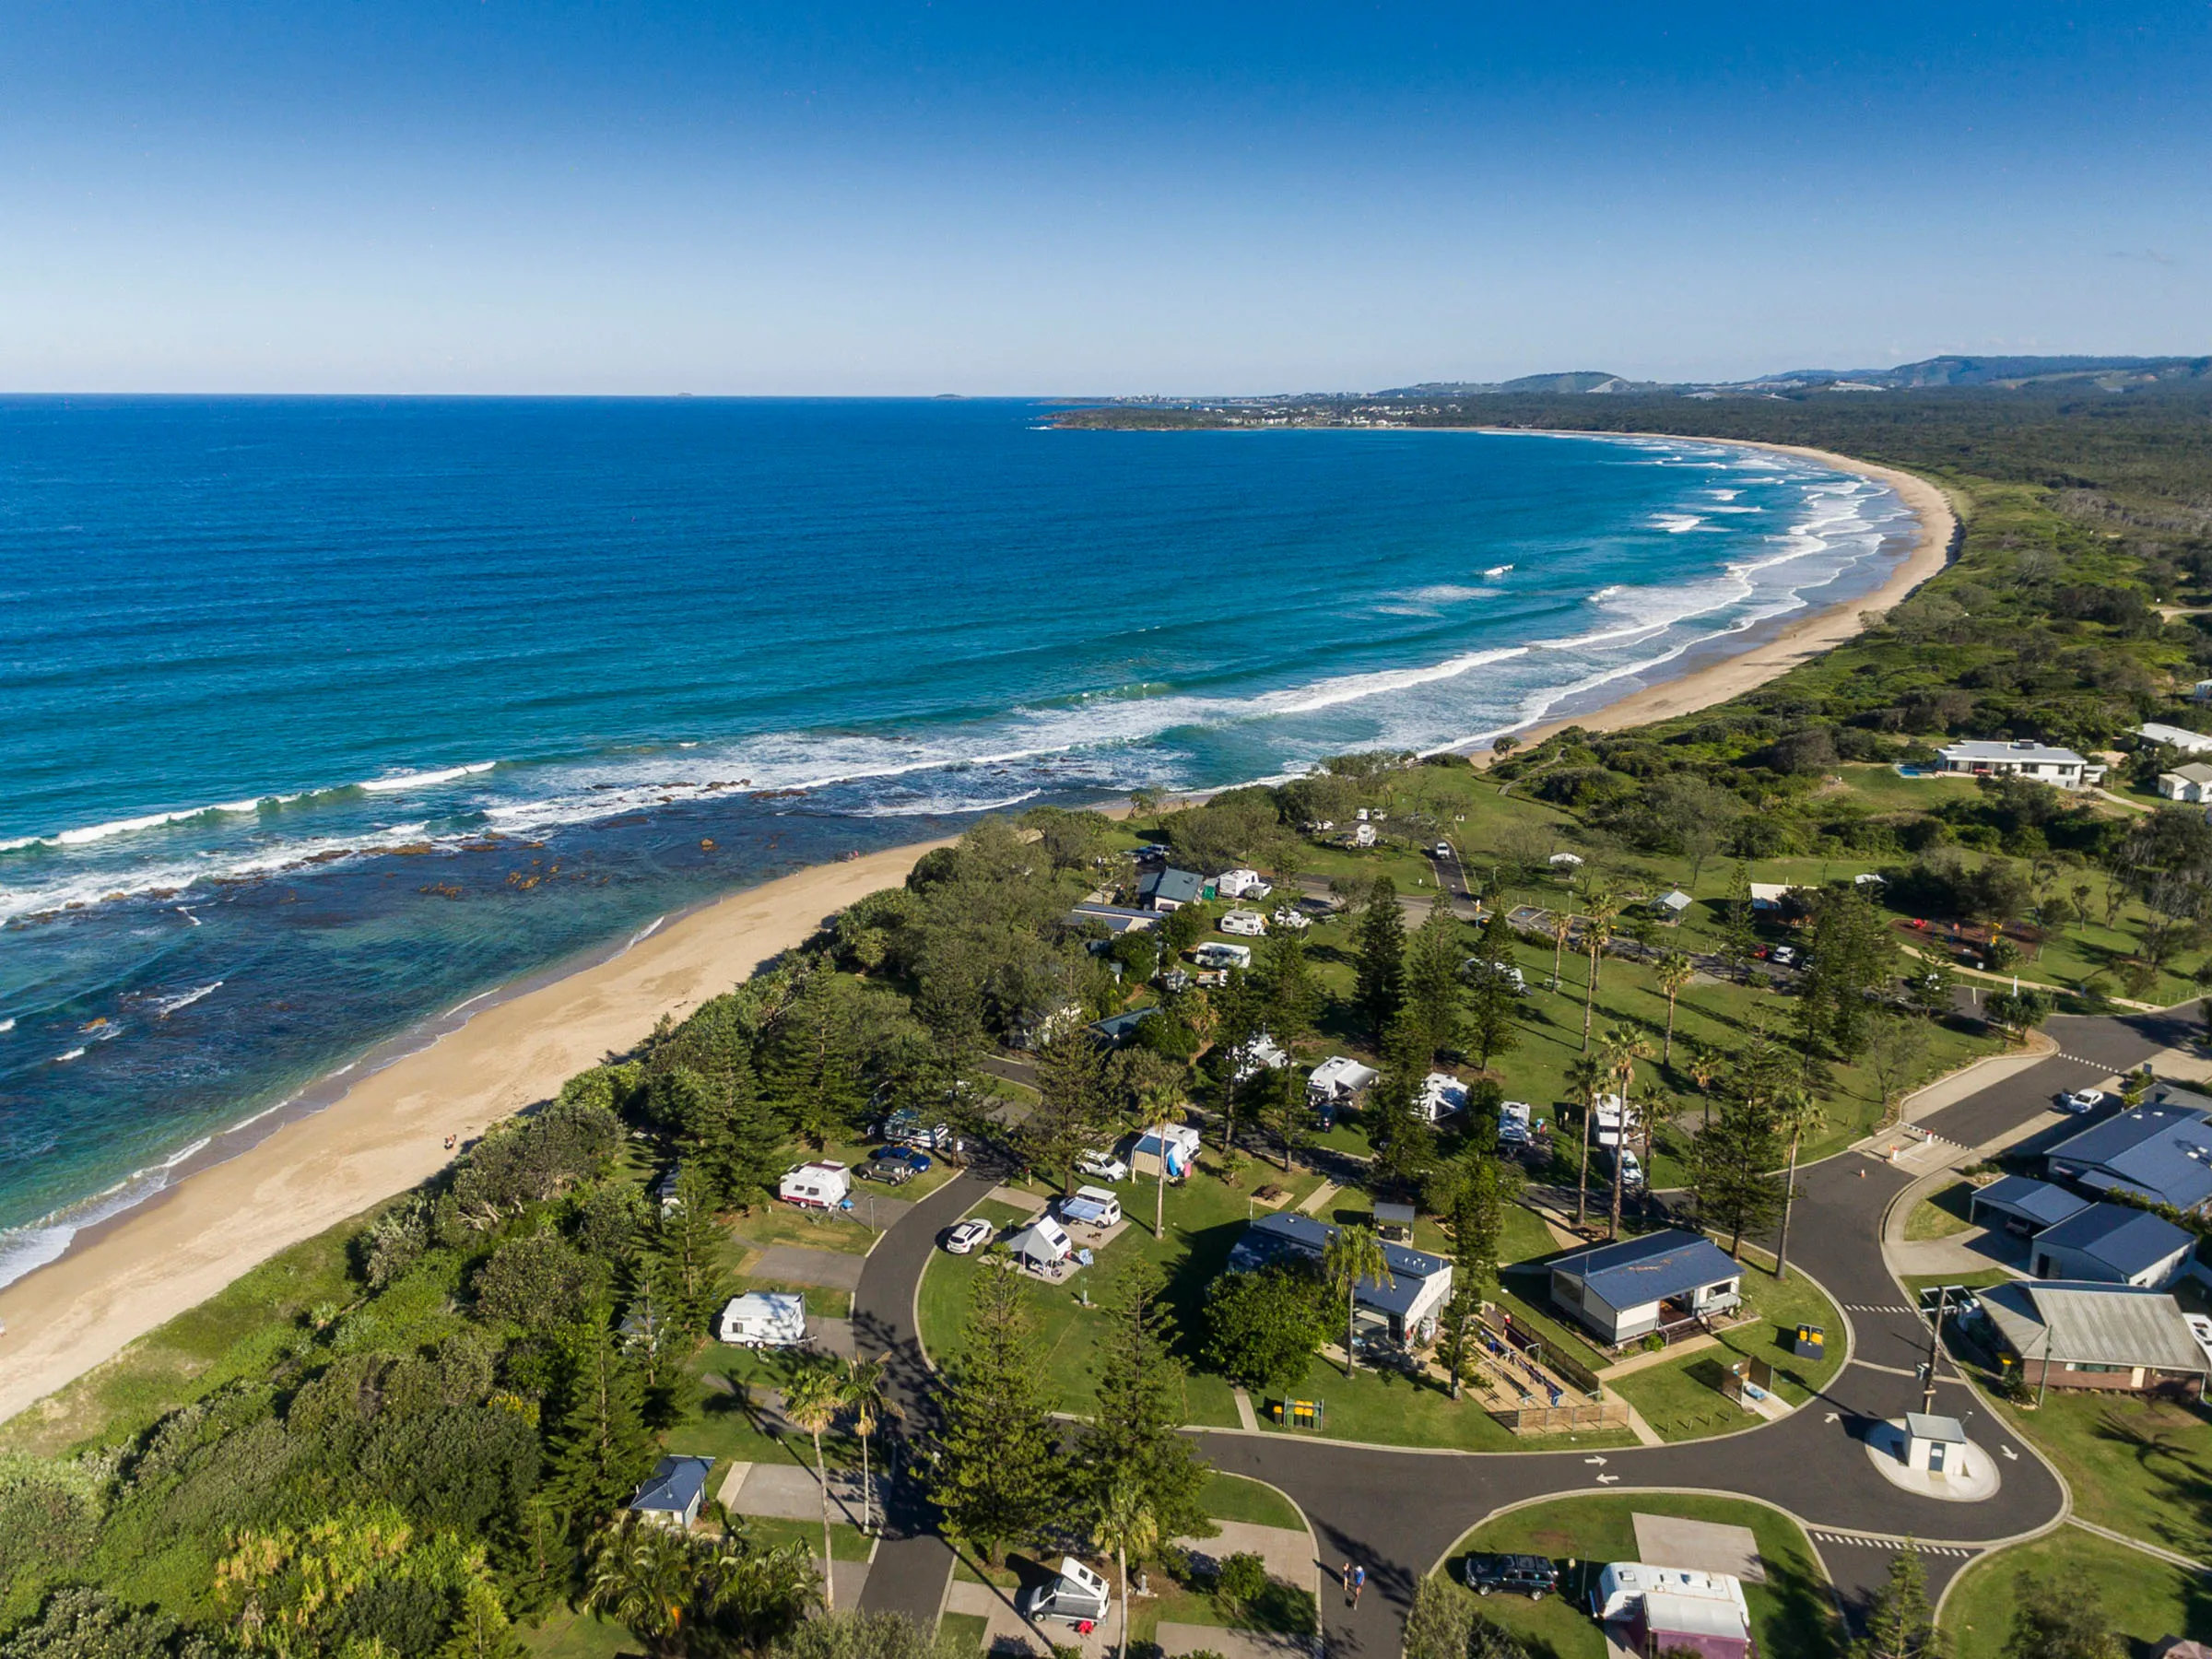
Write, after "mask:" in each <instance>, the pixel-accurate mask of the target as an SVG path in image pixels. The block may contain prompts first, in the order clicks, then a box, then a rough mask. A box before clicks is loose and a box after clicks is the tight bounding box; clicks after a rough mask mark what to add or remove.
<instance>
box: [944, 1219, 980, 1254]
mask: <svg viewBox="0 0 2212 1659" xmlns="http://www.w3.org/2000/svg"><path fill="white" fill-rule="evenodd" d="M990 1241H991V1223H990V1222H988V1221H985V1220H983V1219H982V1218H981V1217H979V1216H971V1217H969V1218H968V1219H967V1220H965V1221H955V1222H954V1223H953V1224H952V1225H951V1226H950V1227H948V1228H947V1229H946V1230H945V1233H944V1237H943V1238H942V1240H941V1241H940V1242H942V1243H943V1245H944V1246H945V1251H946V1253H947V1254H948V1255H967V1254H969V1253H971V1252H972V1251H974V1250H976V1249H978V1248H979V1247H981V1246H982V1245H984V1244H987V1243H989V1242H990Z"/></svg>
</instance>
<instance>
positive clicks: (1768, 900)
mask: <svg viewBox="0 0 2212 1659" xmlns="http://www.w3.org/2000/svg"><path fill="white" fill-rule="evenodd" d="M1794 891H1796V889H1795V888H1794V887H1792V886H1791V885H1790V884H1789V883H1788V882H1786V881H1755V882H1753V883H1752V884H1751V908H1752V909H1753V910H1755V911H1778V910H1780V909H1781V908H1782V904H1783V900H1785V899H1787V898H1788V897H1789V896H1790V895H1791V894H1792V893H1793V892H1794Z"/></svg>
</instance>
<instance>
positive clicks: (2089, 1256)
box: [2032, 1204, 2196, 1290]
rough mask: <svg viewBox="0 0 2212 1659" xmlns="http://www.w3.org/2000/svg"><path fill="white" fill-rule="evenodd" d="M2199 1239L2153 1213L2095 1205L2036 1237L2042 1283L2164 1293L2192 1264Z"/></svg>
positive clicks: (2037, 1270) (2037, 1272)
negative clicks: (2066, 1282) (2069, 1282)
mask: <svg viewBox="0 0 2212 1659" xmlns="http://www.w3.org/2000/svg"><path fill="white" fill-rule="evenodd" d="M2195 1249H2196V1240H2195V1238H2194V1236H2193V1235H2192V1234H2190V1233H2187V1232H2184V1231H2183V1230H2181V1229H2180V1228H2178V1227H2176V1226H2175V1225H2174V1224H2173V1223H2172V1222H2171V1221H2168V1220H2166V1219H2165V1218H2162V1217H2159V1216H2154V1215H2152V1214H2151V1213H2150V1212H2149V1211H2148V1210H2139V1209H2131V1208H2129V1207H2128V1206H2126V1205H2124V1204H2092V1205H2090V1206H2088V1208H2086V1209H2084V1210H2082V1211H2081V1212H2080V1213H2079V1214H2078V1215H2074V1216H2069V1217H2068V1218H2066V1219H2065V1220H2064V1221H2061V1222H2060V1223H2059V1224H2058V1225H2057V1226H2055V1227H2051V1228H2046V1229H2045V1230H2043V1231H2041V1232H2040V1233H2038V1234H2036V1235H2035V1243H2034V1245H2033V1247H2032V1252H2033V1266H2032V1271H2033V1272H2034V1275H2035V1277H2037V1278H2041V1279H2088V1280H2093V1281H2096V1282H2099V1283H2102V1284H2107V1285H2136V1286H2140V1287H2142V1288H2147V1289H2151V1290H2163V1289H2165V1288H2166V1287H2167V1286H2169V1285H2171V1284H2172V1283H2173V1281H2174V1280H2175V1279H2176V1278H2178V1277H2181V1274H2182V1270H2183V1268H2185V1267H2186V1266H2188V1265H2189V1257H2190V1254H2191V1253H2193V1252H2194V1250H2195Z"/></svg>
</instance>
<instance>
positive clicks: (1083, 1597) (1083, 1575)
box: [1016, 1556, 1113, 1635]
mask: <svg viewBox="0 0 2212 1659" xmlns="http://www.w3.org/2000/svg"><path fill="white" fill-rule="evenodd" d="M1016 1606H1018V1608H1019V1610H1020V1612H1021V1616H1022V1617H1023V1618H1026V1619H1029V1620H1030V1622H1032V1623H1034V1622H1035V1621H1037V1620H1038V1619H1041V1618H1051V1619H1056V1620H1058V1621H1059V1622H1060V1623H1062V1624H1067V1625H1073V1626H1075V1627H1076V1630H1077V1632H1078V1633H1079V1634H1082V1635H1088V1634H1089V1633H1090V1632H1091V1631H1092V1630H1095V1629H1096V1628H1097V1627H1098V1626H1100V1625H1101V1624H1103V1623H1104V1622H1105V1620H1106V1615H1107V1614H1108V1613H1109V1612H1110V1611H1112V1607H1113V1594H1112V1591H1110V1590H1109V1589H1108V1588H1107V1587H1106V1581H1105V1580H1104V1579H1103V1578H1101V1577H1100V1575H1099V1574H1097V1573H1095V1572H1093V1571H1091V1570H1090V1569H1089V1568H1088V1567H1086V1566H1084V1565H1083V1563H1082V1562H1080V1561H1078V1560H1077V1559H1075V1558H1074V1557H1072V1556H1069V1557H1065V1558H1064V1559H1062V1560H1061V1562H1060V1571H1059V1575H1058V1576H1057V1577H1055V1578H1051V1579H1047V1580H1046V1581H1045V1582H1044V1583H1041V1584H1032V1585H1030V1588H1028V1589H1027V1590H1024V1591H1023V1592H1022V1593H1021V1596H1020V1599H1019V1600H1018V1602H1017V1603H1016Z"/></svg>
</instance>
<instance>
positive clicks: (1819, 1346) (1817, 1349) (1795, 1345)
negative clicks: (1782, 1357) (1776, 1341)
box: [1790, 1324, 1828, 1359]
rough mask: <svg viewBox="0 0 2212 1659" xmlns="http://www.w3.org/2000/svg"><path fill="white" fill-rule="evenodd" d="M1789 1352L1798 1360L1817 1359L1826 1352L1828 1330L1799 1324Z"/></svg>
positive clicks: (1823, 1327)
mask: <svg viewBox="0 0 2212 1659" xmlns="http://www.w3.org/2000/svg"><path fill="white" fill-rule="evenodd" d="M1790 1352H1791V1353H1793V1354H1794V1355H1796V1356H1797V1358H1798V1359H1820V1358H1821V1357H1822V1356H1824V1355H1825V1354H1826V1353H1827V1352H1828V1330H1827V1328H1826V1327H1825V1326H1823V1325H1817V1324H1801V1325H1799V1326H1798V1327H1797V1335H1796V1340H1794V1342H1792V1343H1791V1344H1790Z"/></svg>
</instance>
